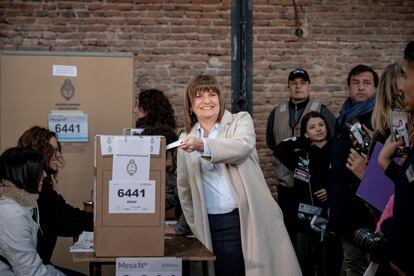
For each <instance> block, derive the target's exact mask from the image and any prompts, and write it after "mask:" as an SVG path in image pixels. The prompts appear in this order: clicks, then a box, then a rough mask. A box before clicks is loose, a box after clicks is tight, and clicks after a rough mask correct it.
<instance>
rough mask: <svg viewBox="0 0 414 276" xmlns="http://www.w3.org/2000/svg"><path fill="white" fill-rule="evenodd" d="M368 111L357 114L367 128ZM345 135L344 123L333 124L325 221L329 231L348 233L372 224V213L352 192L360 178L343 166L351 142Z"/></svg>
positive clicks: (371, 226) (369, 123) (373, 224)
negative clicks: (328, 208) (328, 213)
mask: <svg viewBox="0 0 414 276" xmlns="http://www.w3.org/2000/svg"><path fill="white" fill-rule="evenodd" d="M371 114H372V113H371V112H369V113H366V114H364V115H361V116H360V117H358V121H359V122H360V123H361V124H363V125H365V126H366V127H368V128H369V129H372V127H371ZM349 135H350V132H349V131H348V129H347V128H346V126H344V125H342V126H338V125H337V127H336V134H335V138H334V140H333V143H332V163H331V183H332V196H331V199H330V205H331V210H330V217H329V223H328V230H329V231H334V232H337V233H343V234H346V235H352V233H353V232H354V231H355V230H356V229H357V228H360V227H366V228H370V229H374V228H375V216H374V215H373V214H372V213H371V211H370V209H369V208H368V207H367V206H366V203H365V202H364V201H363V200H362V199H361V198H359V197H358V196H357V195H356V194H355V193H356V191H357V189H358V186H359V183H360V179H359V178H358V177H356V176H355V175H354V174H353V173H352V172H351V171H350V170H349V169H348V168H346V163H347V159H348V156H349V154H350V150H351V148H352V146H353V145H352V140H351V138H350V137H349Z"/></svg>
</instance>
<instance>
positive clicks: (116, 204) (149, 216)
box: [94, 136, 166, 257]
mask: <svg viewBox="0 0 414 276" xmlns="http://www.w3.org/2000/svg"><path fill="white" fill-rule="evenodd" d="M121 137H124V138H125V141H122V143H124V142H128V141H133V142H136V140H135V139H139V138H140V137H139V136H96V137H95V161H94V163H95V184H94V186H95V187H94V191H95V192H94V197H95V199H94V200H95V205H94V206H95V210H94V214H95V218H94V242H95V255H96V256H98V257H146V256H163V255H164V220H165V162H166V161H165V159H166V157H165V156H166V152H165V138H164V137H162V136H161V137H156V138H157V139H158V140H157V143H158V145H159V148H158V152H153V150H154V148H153V146H152V145H151V152H152V153H153V154H150V155H149V156H150V161H149V167H146V166H145V164H148V163H145V162H144V163H141V160H142V157H143V156H144V155H145V154H141V153H138V154H134V153H130V151H129V150H125V149H124V153H125V152H128V153H127V154H117V153H115V152H113V154H110V151H112V149H113V148H112V147H113V146H114V140H115V139H120V138H121ZM151 137H153V136H151ZM141 138H145V136H142V137H141ZM103 139H105V141H103ZM111 139H113V140H112V141H111ZM101 140H102V141H101ZM106 140H107V141H106ZM127 140H128V141H127ZM117 141H118V140H117ZM120 143H121V142H120ZM126 144H128V143H126ZM126 144H125V145H126ZM105 147H107V148H105ZM137 147H138V146H133V147H132V148H131V149H136V148H137ZM157 147H158V146H157ZM114 148H116V147H114ZM139 158H141V159H139ZM144 160H147V161H148V159H145V158H144ZM113 169H114V170H116V172H113ZM146 169H147V170H149V171H147V174H148V176H149V179H145V177H141V178H144V179H139V178H140V177H136V174H138V173H142V174H144V175H145V170H146ZM140 170H141V171H140ZM137 172H138V173H137ZM122 174H125V176H122ZM120 175H121V176H120ZM148 176H147V177H148ZM122 177H124V179H129V178H131V179H133V180H132V181H129V182H124V181H118V180H117V178H118V179H121V178H122Z"/></svg>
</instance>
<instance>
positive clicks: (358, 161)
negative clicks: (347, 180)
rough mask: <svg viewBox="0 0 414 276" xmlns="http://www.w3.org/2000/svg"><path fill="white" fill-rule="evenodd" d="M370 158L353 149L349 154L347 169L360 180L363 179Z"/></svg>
mask: <svg viewBox="0 0 414 276" xmlns="http://www.w3.org/2000/svg"><path fill="white" fill-rule="evenodd" d="M367 161H368V157H367V155H366V154H364V153H361V154H360V153H358V152H357V151H356V150H354V149H351V152H350V153H349V156H348V159H347V162H346V167H347V168H348V169H349V170H350V171H351V172H352V173H353V174H354V175H355V176H356V177H358V178H359V179H362V177H363V176H364V173H365V170H366V168H367Z"/></svg>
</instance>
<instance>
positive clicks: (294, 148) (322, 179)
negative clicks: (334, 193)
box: [275, 138, 331, 216]
mask: <svg viewBox="0 0 414 276" xmlns="http://www.w3.org/2000/svg"><path fill="white" fill-rule="evenodd" d="M330 150H331V146H330V143H327V144H325V145H324V146H323V147H322V148H319V147H317V146H314V145H310V143H309V141H308V140H307V139H301V138H296V140H292V139H289V140H285V141H282V142H280V143H279V144H278V145H277V146H276V149H275V154H276V157H277V158H278V159H279V160H280V162H282V163H283V165H285V166H286V167H287V168H288V169H289V170H291V171H292V172H294V171H295V169H301V168H300V167H301V165H300V164H299V163H300V160H309V167H308V168H309V174H310V181H309V183H308V182H305V181H303V180H300V179H298V178H294V181H295V186H294V190H295V195H296V197H295V200H296V202H295V211H297V208H298V206H299V203H305V204H309V205H312V200H313V204H314V205H315V206H318V207H321V208H323V209H324V215H325V216H326V210H327V209H328V200H327V201H325V202H322V201H320V200H319V199H318V198H317V197H316V196H315V195H313V193H315V192H316V191H319V190H320V189H323V188H325V189H326V191H327V192H328V198H329V190H330V189H329V167H330V158H331V156H330ZM311 197H312V198H311ZM295 214H296V212H295Z"/></svg>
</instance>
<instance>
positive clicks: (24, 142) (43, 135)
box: [17, 126, 64, 168]
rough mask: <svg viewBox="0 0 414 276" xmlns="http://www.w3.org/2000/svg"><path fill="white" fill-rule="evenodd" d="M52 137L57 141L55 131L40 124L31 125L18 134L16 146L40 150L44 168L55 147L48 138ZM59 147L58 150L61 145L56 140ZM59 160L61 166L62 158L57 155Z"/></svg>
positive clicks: (60, 148) (47, 164)
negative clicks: (20, 134)
mask: <svg viewBox="0 0 414 276" xmlns="http://www.w3.org/2000/svg"><path fill="white" fill-rule="evenodd" d="M52 137H54V138H55V139H56V141H57V136H56V133H55V132H53V131H50V130H48V129H47V128H44V127H40V126H33V127H31V128H29V129H28V130H26V131H25V132H24V133H23V134H22V136H20V138H19V141H18V142H17V146H18V147H20V148H26V147H27V148H31V149H34V150H35V151H38V152H40V154H41V155H42V156H43V162H44V166H45V168H47V167H48V166H49V162H50V160H51V159H52V158H53V156H54V154H55V149H54V148H53V146H52V145H51V144H50V143H49V140H50V138H52ZM57 144H58V147H59V152H61V150H62V146H61V144H60V142H59V141H58V142H57ZM59 162H60V163H61V166H63V163H64V161H63V158H62V157H61V156H60V157H59Z"/></svg>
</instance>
